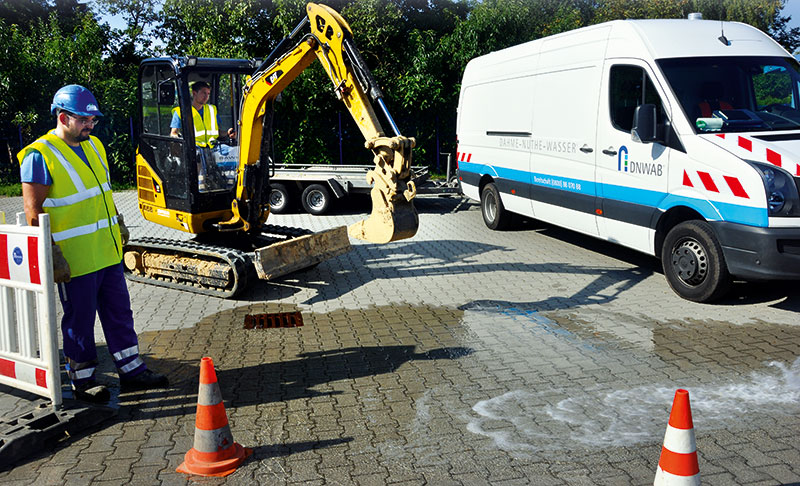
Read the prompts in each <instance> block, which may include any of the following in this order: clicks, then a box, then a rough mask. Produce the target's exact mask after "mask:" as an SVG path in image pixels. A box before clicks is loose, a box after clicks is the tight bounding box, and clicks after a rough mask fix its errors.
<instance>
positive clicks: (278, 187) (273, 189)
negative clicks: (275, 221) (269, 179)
mask: <svg viewBox="0 0 800 486" xmlns="http://www.w3.org/2000/svg"><path fill="white" fill-rule="evenodd" d="M269 187H270V189H269V211H270V212H271V213H274V214H283V213H285V212H286V211H287V210H288V209H289V190H288V189H286V186H284V185H283V184H270V185H269Z"/></svg>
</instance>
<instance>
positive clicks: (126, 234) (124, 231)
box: [117, 214, 131, 246]
mask: <svg viewBox="0 0 800 486" xmlns="http://www.w3.org/2000/svg"><path fill="white" fill-rule="evenodd" d="M117 223H118V224H119V236H120V238H122V246H125V245H127V244H128V241H130V239H131V232H130V231H128V227H127V226H125V218H123V217H122V215H121V214H118V215H117Z"/></svg>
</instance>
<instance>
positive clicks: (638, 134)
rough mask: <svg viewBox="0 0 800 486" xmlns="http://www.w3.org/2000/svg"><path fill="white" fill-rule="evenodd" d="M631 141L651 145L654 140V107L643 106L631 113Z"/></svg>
mask: <svg viewBox="0 0 800 486" xmlns="http://www.w3.org/2000/svg"><path fill="white" fill-rule="evenodd" d="M631 139H633V141H634V142H641V143H652V142H656V141H658V140H657V139H656V105H653V104H644V105H639V106H637V107H636V110H634V112H633V129H632V130H631Z"/></svg>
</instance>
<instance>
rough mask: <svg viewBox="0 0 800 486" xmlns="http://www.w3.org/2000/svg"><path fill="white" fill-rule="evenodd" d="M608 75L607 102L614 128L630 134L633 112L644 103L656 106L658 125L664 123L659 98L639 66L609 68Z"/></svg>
mask: <svg viewBox="0 0 800 486" xmlns="http://www.w3.org/2000/svg"><path fill="white" fill-rule="evenodd" d="M610 74H611V77H610V80H609V81H610V82H609V89H610V93H609V101H610V103H611V105H610V108H611V110H610V113H611V123H612V124H613V125H614V128H616V129H618V130H622V131H623V132H627V133H630V131H631V129H632V128H633V111H634V110H635V109H636V107H637V106H639V105H641V104H645V103H649V104H654V105H656V115H657V120H658V123H659V124H662V123H664V122H665V120H666V117H665V115H664V107H663V103H661V97H659V96H658V92H657V91H656V88H655V86H653V82H652V81H650V77H649V76H648V75H647V73H646V72H644V69H642V68H640V67H639V66H625V65H618V66H612V67H611V73H610Z"/></svg>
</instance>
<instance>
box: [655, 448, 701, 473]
mask: <svg viewBox="0 0 800 486" xmlns="http://www.w3.org/2000/svg"><path fill="white" fill-rule="evenodd" d="M658 465H659V466H661V469H663V470H664V471H666V472H668V473H670V474H674V475H676V476H694V475H695V474H699V473H700V466H699V465H698V464H697V451H695V452H691V453H689V454H680V453H677V452H672V451H671V450H669V449H667V448H666V447H664V446H662V447H661V459H660V460H659V461H658Z"/></svg>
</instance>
